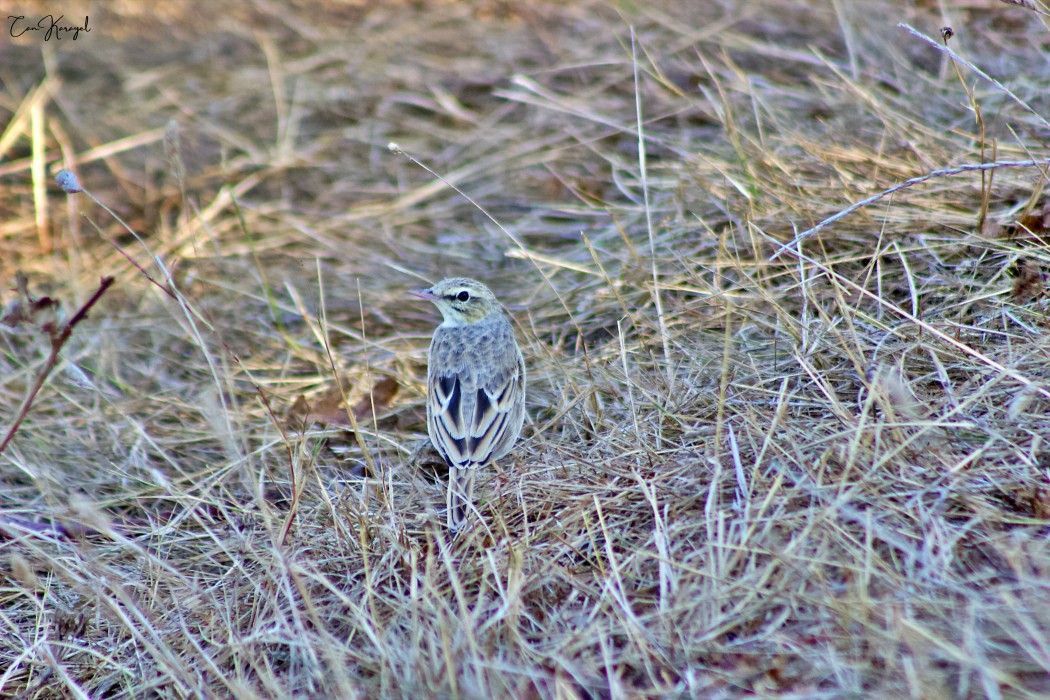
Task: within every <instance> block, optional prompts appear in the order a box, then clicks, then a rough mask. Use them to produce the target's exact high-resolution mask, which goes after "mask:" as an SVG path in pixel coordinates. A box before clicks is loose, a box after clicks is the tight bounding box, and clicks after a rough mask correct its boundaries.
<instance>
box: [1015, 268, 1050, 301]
mask: <svg viewBox="0 0 1050 700" xmlns="http://www.w3.org/2000/svg"><path fill="white" fill-rule="evenodd" d="M1010 272H1011V273H1012V274H1013V275H1014V287H1013V291H1012V294H1013V297H1014V299H1015V300H1016V301H1019V302H1020V301H1028V300H1029V299H1034V298H1038V297H1039V296H1041V295H1042V294H1043V290H1044V286H1045V285H1044V283H1043V271H1042V269H1041V268H1040V267H1039V265H1037V264H1036V263H1035V262H1033V261H1032V260H1029V259H1027V258H1021V259H1020V260H1018V261H1017V263H1016V264H1015V265H1014V267H1013V269H1011V270H1010Z"/></svg>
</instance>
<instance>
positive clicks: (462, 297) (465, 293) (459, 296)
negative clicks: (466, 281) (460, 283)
mask: <svg viewBox="0 0 1050 700" xmlns="http://www.w3.org/2000/svg"><path fill="white" fill-rule="evenodd" d="M456 298H457V299H459V300H460V301H468V300H469V299H470V292H468V291H467V290H465V289H464V290H463V291H462V292H460V293H459V294H457V295H456Z"/></svg>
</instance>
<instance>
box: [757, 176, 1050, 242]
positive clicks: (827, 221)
mask: <svg viewBox="0 0 1050 700" xmlns="http://www.w3.org/2000/svg"><path fill="white" fill-rule="evenodd" d="M1034 167H1050V158H1047V159H1044V160H1004V161H999V162H994V163H968V164H966V165H960V166H957V167H955V168H944V169H942V170H933V171H931V172H928V173H926V174H925V175H919V176H917V177H913V178H911V179H910V180H905V181H904V182H901V183H899V184H897V185H894V186H893V187H891V188H889V189H888V190H883V191H882V192H879V193H878V194H876V195H872V196H871V197H868V198H867V199H862V200H860V201H859V202H856V203H854V204H851V205H850V206H848V207H846V208H845V209H843V210H842V211H840V212H839V213H837V214H835V215H833V216H829V217H828V218H826V219H824V220H823V221H821V222H820V223H819V224H817V225H816V226H814V227H813V228H811V229H807V230H806V231H803V232H802V233H800V234H798V235H797V236H795V237H794V238H793V239H792V240H790V241H788V242H787V243H785V244H784V245H782V246H780V247H779V248H777V250H776V252H775V253H773V255H771V256H770V257H769V260H770V262H772V261H773V260H776V259H777V258H779V257H780V256H781V255H782V254H783V253H785V252H786V251H789V250H792V249H793V248H794V247H795V246H797V245H798V244H799V243H801V242H802V241H804V240H805V239H807V238H809V237H810V236H812V235H813V234H814V233H817V232H818V231H820V230H821V229H822V228H824V227H825V226H827V225H828V224H833V223H835V222H836V221H838V220H839V219H842V218H844V217H846V216H849V215H850V214H852V213H853V212H855V211H857V210H858V209H862V208H863V207H866V206H868V205H869V204H874V203H875V202H877V201H879V200H880V199H882V198H884V197H887V196H888V195H891V194H894V193H895V192H900V191H901V190H906V189H908V188H909V187H911V186H912V185H918V184H919V183H921V182H926V181H927V180H933V179H934V178H938V177H946V176H948V175H958V174H959V173H968V172H973V171H984V170H998V169H999V168H1034ZM792 252H793V251H792Z"/></svg>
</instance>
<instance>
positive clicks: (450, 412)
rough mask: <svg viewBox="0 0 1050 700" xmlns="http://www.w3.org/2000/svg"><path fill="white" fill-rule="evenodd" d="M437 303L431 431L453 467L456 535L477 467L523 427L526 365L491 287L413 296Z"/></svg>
mask: <svg viewBox="0 0 1050 700" xmlns="http://www.w3.org/2000/svg"><path fill="white" fill-rule="evenodd" d="M412 294H413V295H414V296H417V297H419V298H421V299H426V300H428V301H431V302H433V303H434V304H435V305H436V306H437V307H438V310H439V311H441V315H442V316H443V317H444V322H443V323H442V324H441V325H440V326H438V327H437V328H436V329H435V330H434V338H433V340H432V341H431V343H430V358H429V363H428V368H427V432H428V433H429V434H430V441H431V442H432V443H433V444H434V448H435V449H437V451H438V452H439V453H440V454H441V457H442V458H443V459H444V460H445V463H446V464H448V499H447V501H448V516H447V518H448V529H449V530H450V531H452V532H453V533H456V532H458V531H459V530H460V529H461V528H462V527H463V525H464V523H465V522H466V520H467V516H468V515H469V512H470V509H471V508H472V507H473V502H474V477H475V475H476V474H477V470H478V468H479V467H484V466H487V465H489V464H491V463H492V462H494V461H496V460H497V459H500V458H501V457H503V456H504V455H506V454H507V453H508V452H510V450H511V448H512V447H513V446H514V441H515V440H517V439H518V435H519V434H520V433H521V426H522V424H523V423H524V422H525V359H524V358H523V357H522V356H521V350H519V349H518V343H517V342H516V341H515V339H514V328H513V327H512V326H511V324H510V319H509V318H508V317H507V314H506V312H504V310H503V307H502V306H500V303H499V302H498V301H497V300H496V296H495V295H494V294H493V293H492V292H491V291H489V289H488V287H486V286H485V285H483V284H481V283H480V282H477V281H475V280H472V279H468V278H466V277H454V278H451V279H446V280H443V281H441V282H438V283H437V284H435V285H434V286H433V287H430V288H429V289H419V290H415V291H413V292H412Z"/></svg>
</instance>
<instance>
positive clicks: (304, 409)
mask: <svg viewBox="0 0 1050 700" xmlns="http://www.w3.org/2000/svg"><path fill="white" fill-rule="evenodd" d="M400 390H401V385H399V384H398V383H397V380H396V379H394V378H392V377H384V378H383V379H380V380H379V381H378V382H376V383H375V385H374V386H373V387H372V390H371V391H370V392H369V393H368V394H367V395H366V396H364V397H363V398H361V400H360V401H358V402H357V403H356V404H354V408H353V416H354V421H351V420H350V415H349V414H348V413H347V411H346V407H345V406H344V405H343V396H344V395H346V394H349V393H350V387H346V386H344V388H343V391H340V390H339V387H338V386H336V385H332V386H330V387H329V388H328V389H327V390H326V391H325V392H324V393H323V394H321V396H319V397H318V398H317V400H315V401H314V402H313V404H311V403H310V402H309V401H307V400H306V397H304V396H300V397H299V398H297V399H296V400H295V403H293V404H292V407H291V408H290V409H288V414H287V416H286V421H287V424H288V425H289V427H292V428H293V429H303V428H305V427H307V426H308V425H310V424H311V423H322V424H325V425H334V426H342V427H347V428H349V427H353V425H354V422H355V421H356V422H357V423H361V422H365V421H366V422H367V423H368V424H371V423H373V422H374V421H377V420H378V419H380V418H381V417H383V414H384V413H386V411H387V409H389V407H390V404H391V403H392V402H393V400H394V399H395V398H396V397H397V394H398V392H399V391H400ZM373 406H374V407H375V416H374V417H373V414H372V408H373Z"/></svg>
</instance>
